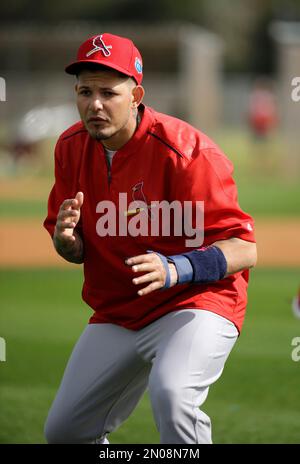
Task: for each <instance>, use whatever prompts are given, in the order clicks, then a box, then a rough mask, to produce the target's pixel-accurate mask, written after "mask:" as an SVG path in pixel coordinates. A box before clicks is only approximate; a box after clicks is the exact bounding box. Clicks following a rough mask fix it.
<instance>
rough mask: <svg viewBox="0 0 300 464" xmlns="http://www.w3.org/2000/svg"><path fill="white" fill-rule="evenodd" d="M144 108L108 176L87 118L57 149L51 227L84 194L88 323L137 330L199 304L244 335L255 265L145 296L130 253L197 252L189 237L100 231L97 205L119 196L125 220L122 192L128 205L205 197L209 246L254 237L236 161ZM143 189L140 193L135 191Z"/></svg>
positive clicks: (187, 129)
mask: <svg viewBox="0 0 300 464" xmlns="http://www.w3.org/2000/svg"><path fill="white" fill-rule="evenodd" d="M141 110H142V119H141V122H140V125H139V127H138V129H137V131H136V132H135V134H134V135H133V137H132V138H131V139H130V140H129V141H128V142H127V143H126V144H125V145H124V146H123V147H122V148H121V149H120V150H118V151H117V152H116V154H115V155H114V158H113V161H112V166H111V172H110V175H108V174H109V172H108V167H107V162H106V157H105V153H104V150H103V146H102V144H101V143H100V142H99V141H96V140H94V139H92V138H91V137H90V135H89V134H88V132H87V130H86V129H85V127H84V125H83V123H82V122H78V123H76V124H74V125H73V126H72V127H70V128H69V129H68V130H66V131H65V132H64V133H63V134H62V135H61V136H60V138H59V140H58V142H57V145H56V149H55V184H54V186H53V188H52V190H51V193H50V196H49V201H48V216H47V218H46V219H45V221H44V226H45V228H46V229H47V230H48V232H49V233H50V235H51V236H53V233H54V228H55V223H56V218H57V214H58V210H59V207H60V205H61V203H62V202H63V201H64V200H65V199H67V198H74V197H75V195H76V193H77V192H78V191H82V192H83V193H84V203H83V206H82V208H81V219H80V222H79V223H78V225H77V230H78V232H79V233H80V235H81V237H82V239H83V242H84V285H83V290H82V297H83V299H84V301H85V302H86V303H87V304H88V305H89V306H90V307H91V308H92V309H93V310H94V314H93V315H92V316H91V318H90V323H114V324H118V325H121V326H123V327H126V328H128V329H132V330H139V329H140V328H142V327H144V326H146V325H147V324H149V323H151V322H153V321H154V320H156V319H158V318H159V317H161V316H163V315H165V314H166V313H168V312H170V311H174V310H178V309H184V308H193V309H199V310H201V309H204V310H209V311H212V312H214V313H217V314H219V315H221V316H224V317H225V318H227V319H229V320H230V321H232V322H233V323H234V324H235V325H236V327H237V328H238V330H239V331H240V330H241V327H242V323H243V320H244V315H245V308H246V304H247V285H248V277H249V271H243V272H238V273H236V274H233V275H231V276H229V277H227V278H225V279H222V280H220V281H218V282H214V283H211V284H205V285H204V284H183V285H177V286H175V287H172V288H169V289H166V290H157V291H154V292H152V293H150V294H149V295H145V296H142V297H140V296H139V295H138V294H137V291H138V289H139V288H142V287H141V286H136V285H134V284H133V283H132V278H133V272H132V270H131V268H130V267H129V266H127V265H125V262H124V261H125V259H126V258H128V257H129V256H136V255H140V254H144V253H146V252H147V250H153V251H157V252H160V253H162V254H164V255H175V254H180V253H183V252H186V251H190V250H191V248H188V247H187V246H186V237H185V236H184V235H182V236H175V235H174V234H172V233H171V235H170V236H163V235H162V234H160V235H159V236H151V235H148V236H142V235H139V236H137V237H133V236H131V235H130V234H127V235H126V236H120V235H119V234H118V233H117V234H114V235H106V236H100V235H99V229H98V232H97V227H98V226H97V224H98V225H99V222H98V221H99V220H100V218H101V217H102V218H103V214H105V212H104V211H102V212H101V213H99V212H97V211H99V207H98V209H97V205H99V202H102V201H104V200H109V201H111V202H113V203H114V204H115V205H116V211H117V215H116V216H118V214H119V211H118V208H119V193H123V194H125V193H127V198H128V203H130V202H131V201H132V200H133V199H141V195H142V199H143V200H144V201H145V202H146V203H147V204H150V203H151V202H153V201H162V200H167V201H168V202H172V201H174V200H177V201H180V202H181V203H182V204H183V202H184V201H192V202H193V204H194V203H195V202H196V201H203V202H204V242H203V246H207V245H210V244H211V243H213V242H215V241H217V240H224V239H229V238H231V237H237V238H241V239H243V240H247V241H250V242H254V241H255V238H254V233H253V220H252V218H251V217H250V216H249V215H248V214H246V213H244V212H243V211H242V210H241V208H240V207H239V205H238V200H237V190H236V186H235V183H234V181H233V179H232V171H233V169H232V163H231V162H230V161H229V160H228V158H226V156H225V155H224V154H223V153H222V152H221V151H220V149H219V147H218V146H217V145H216V144H215V143H214V142H213V141H212V140H210V139H209V138H208V137H207V136H206V135H205V134H203V133H202V132H200V131H198V130H196V129H195V128H194V127H192V126H190V125H189V124H187V123H186V122H184V121H181V120H179V119H176V118H173V117H171V116H168V115H165V114H162V113H158V112H156V111H154V110H153V109H151V108H149V107H144V106H143V105H141ZM141 186H142V189H141V188H140V187H141ZM136 189H138V190H139V192H138V194H139V195H140V197H139V198H134V197H133V191H134V190H136ZM125 213H126V212H124V211H121V212H120V214H121V215H122V214H123V215H124V214H125ZM139 214H148V213H147V212H146V211H144V212H140V213H139ZM106 215H107V211H106ZM107 217H108V216H107ZM130 219H131V217H130V216H129V217H128V218H127V220H128V221H129V220H130ZM112 220H114V218H112ZM117 220H118V217H117ZM148 221H151V217H150V215H149V217H148ZM117 230H118V229H117ZM195 248H199V247H195ZM137 275H139V274H137Z"/></svg>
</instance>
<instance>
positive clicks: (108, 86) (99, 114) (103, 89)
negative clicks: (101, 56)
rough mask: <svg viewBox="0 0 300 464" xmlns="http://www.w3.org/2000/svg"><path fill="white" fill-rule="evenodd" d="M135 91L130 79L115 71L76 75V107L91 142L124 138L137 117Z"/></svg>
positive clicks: (97, 71)
mask: <svg viewBox="0 0 300 464" xmlns="http://www.w3.org/2000/svg"><path fill="white" fill-rule="evenodd" d="M135 87H136V84H135V82H134V81H133V79H130V78H127V76H124V77H123V76H122V75H120V74H119V73H117V72H115V71H114V70H104V71H102V70H96V71H89V70H84V71H82V72H81V73H80V74H79V76H78V82H77V85H76V88H75V89H76V93H77V107H78V111H79V114H80V117H81V119H82V121H83V123H84V125H85V127H86V129H87V131H88V132H89V134H90V136H91V137H92V138H94V139H97V140H107V139H110V138H112V137H113V138H120V135H121V136H122V134H123V135H124V134H125V138H126V132H127V131H128V128H129V131H130V126H131V124H132V121H133V120H134V118H133V117H134V116H135V113H136V105H134V101H135V98H134V89H135ZM114 136H115V137H114Z"/></svg>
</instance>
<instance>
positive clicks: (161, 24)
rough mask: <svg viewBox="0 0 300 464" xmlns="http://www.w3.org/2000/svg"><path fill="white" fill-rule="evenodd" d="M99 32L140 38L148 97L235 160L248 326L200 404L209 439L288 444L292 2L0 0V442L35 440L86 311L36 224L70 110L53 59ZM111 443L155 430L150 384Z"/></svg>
mask: <svg viewBox="0 0 300 464" xmlns="http://www.w3.org/2000/svg"><path fill="white" fill-rule="evenodd" d="M102 32H111V33H114V34H118V35H123V36H127V37H130V38H131V39H132V40H133V41H134V42H135V44H136V45H137V47H138V48H139V49H140V51H141V53H142V56H143V60H144V76H145V77H144V87H145V89H146V99H145V103H146V104H148V105H149V106H153V107H154V108H155V109H156V110H158V111H162V112H165V113H168V114H171V115H173V116H176V117H179V118H182V119H185V120H187V121H188V122H189V123H191V124H192V125H194V126H195V127H197V128H199V129H200V130H202V131H204V132H206V133H207V134H208V135H209V136H210V137H212V138H213V139H214V140H215V141H216V142H217V143H218V144H219V146H220V147H221V148H222V150H223V151H224V152H225V153H226V155H227V156H228V157H229V158H230V159H231V160H232V161H233V163H234V166H235V181H236V183H237V185H238V190H239V201H240V205H241V207H242V208H243V209H244V210H245V211H247V212H248V213H250V214H251V215H253V217H254V219H255V223H256V235H257V242H258V252H259V261H258V265H257V267H256V268H255V269H254V270H253V271H252V273H251V280H250V286H249V304H248V311H247V317H246V321H245V325H244V329H243V332H242V335H241V337H240V339H239V342H238V344H237V345H236V347H235V348H234V351H233V353H232V355H231V357H230V359H229V360H228V363H227V365H226V368H225V371H224V373H223V376H222V378H221V379H220V380H219V381H218V382H217V384H216V385H215V386H213V387H212V388H211V392H210V395H209V398H208V400H207V401H206V403H205V406H204V410H205V411H206V412H207V413H208V414H209V415H210V416H211V418H212V421H213V439H214V442H215V443H299V442H300V398H299V394H298V392H299V383H300V361H299V362H297V360H296V358H295V356H294V357H292V351H293V346H294V345H293V340H294V339H295V337H300V319H299V318H297V317H295V316H296V315H297V314H298V309H297V308H298V306H299V302H300V298H299V299H298V289H299V286H300V227H299V226H300V215H299V213H300V144H299V130H300V101H298V100H300V90H298V89H297V85H296V84H295V82H296V83H297V80H296V81H295V80H294V79H295V78H296V77H299V80H298V85H299V83H300V3H299V1H298V0H285V1H283V0H260V1H258V0H251V1H250V0H240V1H232V0H231V1H230V0H218V2H211V1H210V0H185V1H184V2H181V1H180V0H172V1H171V0H151V1H150V0H109V1H108V0H102V1H101V2H100V1H95V0H85V1H83V0H77V1H76V2H74V1H72V2H71V1H70V0H65V1H64V2H58V1H56V0H54V1H52V2H48V1H45V0H43V1H35V0H31V1H28V0H27V1H26V0H10V2H6V4H3V5H1V17H0V239H1V240H0V337H1V338H2V340H1V344H0V443H44V442H45V440H44V437H43V423H44V421H45V418H46V415H47V411H48V409H49V407H50V405H51V402H52V400H53V398H54V395H55V392H56V390H57V388H58V385H59V382H60V379H61V376H62V374H63V371H64V367H65V365H66V362H67V359H68V357H69V355H70V352H71V350H72V347H73V345H74V343H75V341H76V340H77V338H78V336H79V335H80V333H81V331H82V329H83V328H84V326H85V324H86V323H87V321H88V319H89V317H90V315H91V311H90V309H89V308H88V307H87V306H86V305H85V304H84V303H83V302H82V301H81V283H82V269H81V267H80V266H75V265H71V264H68V263H65V262H64V261H63V260H62V259H61V258H60V257H58V256H57V255H56V253H55V252H54V251H53V247H52V244H51V241H50V238H49V236H48V235H47V232H46V231H45V230H43V228H42V222H43V219H44V218H45V215H46V208H47V198H48V194H49V191H50V189H51V186H52V184H53V149H54V146H55V142H56V140H57V138H58V136H59V134H60V133H61V132H63V131H64V130H65V129H66V128H67V127H68V126H70V125H71V124H72V123H73V122H75V121H77V120H78V119H79V118H78V115H77V110H76V107H75V105H74V83H75V82H74V79H73V77H72V76H68V75H67V74H65V73H64V67H65V65H66V64H68V63H69V62H71V61H72V60H73V59H74V58H75V55H76V52H77V49H78V46H79V45H80V43H81V42H82V41H83V40H85V39H86V38H87V37H89V36H91V35H94V34H99V33H102ZM292 82H294V83H292ZM292 307H293V308H294V311H293V310H292ZM1 347H2V348H1ZM4 347H5V348H6V349H4ZM293 358H294V359H293ZM111 442H112V443H159V436H158V433H157V431H156V428H155V425H154V422H153V419H152V414H151V408H150V403H149V399H148V396H147V394H146V395H145V397H144V398H143V399H142V401H141V402H140V404H139V406H138V408H137V409H136V411H135V412H134V414H133V415H132V416H131V418H130V419H129V420H128V421H127V422H126V423H124V424H123V425H122V426H121V427H120V428H119V429H118V430H117V431H115V432H114V434H112V436H111Z"/></svg>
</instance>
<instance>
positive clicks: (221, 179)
mask: <svg viewBox="0 0 300 464" xmlns="http://www.w3.org/2000/svg"><path fill="white" fill-rule="evenodd" d="M232 173H233V166H232V163H231V161H230V160H229V159H228V158H227V157H226V156H225V155H223V154H222V153H221V152H218V151H217V150H216V149H215V148H210V149H206V150H201V152H200V153H198V154H196V156H194V157H192V160H191V161H190V162H189V163H188V164H187V165H186V167H185V169H184V170H183V171H182V172H181V174H180V176H184V178H183V179H181V180H180V179H178V180H179V182H177V184H179V187H178V189H179V191H180V197H181V199H184V198H185V200H189V199H190V200H192V201H193V202H195V201H197V200H198V201H203V207H204V242H203V246H207V245H210V244H211V243H213V242H215V241H217V240H226V239H229V238H231V237H237V238H240V239H242V240H246V241H250V242H255V237H254V221H253V219H252V217H251V216H249V214H247V213H245V212H244V211H243V210H242V209H241V208H240V206H239V203H238V195H237V188H236V184H235V182H234V180H233V177H232ZM184 191H185V193H184ZM193 225H194V224H193Z"/></svg>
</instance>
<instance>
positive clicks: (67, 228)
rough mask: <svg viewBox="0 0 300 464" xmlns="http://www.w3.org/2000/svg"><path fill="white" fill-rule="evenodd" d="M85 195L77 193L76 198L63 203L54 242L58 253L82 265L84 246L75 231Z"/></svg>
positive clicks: (58, 216)
mask: <svg viewBox="0 0 300 464" xmlns="http://www.w3.org/2000/svg"><path fill="white" fill-rule="evenodd" d="M82 204H83V193H82V192H77V194H76V196H75V198H71V199H68V200H65V201H63V203H62V204H61V206H60V208H59V212H58V215H57V221H56V226H55V231H54V235H53V242H54V246H55V248H56V251H57V252H58V253H59V254H60V255H61V256H62V257H63V258H65V259H66V260H68V261H71V262H75V263H82V261H83V244H82V240H81V238H80V236H79V234H78V233H76V231H75V230H74V229H75V227H76V225H77V224H78V221H79V219H80V208H81V206H82Z"/></svg>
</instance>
